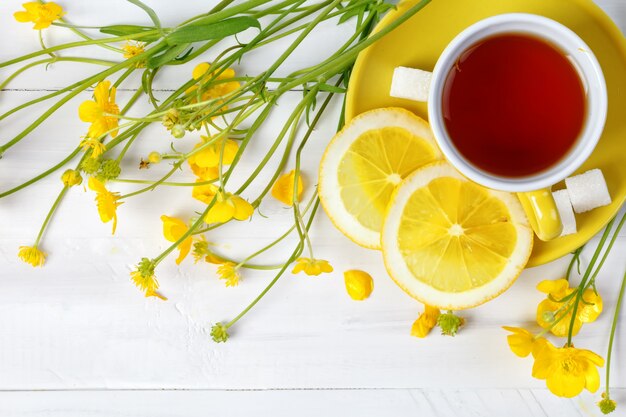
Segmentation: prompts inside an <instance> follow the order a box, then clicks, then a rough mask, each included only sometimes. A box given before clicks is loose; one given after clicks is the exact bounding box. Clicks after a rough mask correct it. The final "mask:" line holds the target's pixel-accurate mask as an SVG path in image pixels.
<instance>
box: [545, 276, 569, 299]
mask: <svg viewBox="0 0 626 417" xmlns="http://www.w3.org/2000/svg"><path fill="white" fill-rule="evenodd" d="M568 288H569V282H567V280H566V279H563V278H561V279H557V280H544V281H541V282H540V283H539V284H537V289H538V290H539V291H541V292H542V293H544V294H550V295H552V296H553V297H554V298H556V299H559V298H562V297H563V296H564V293H565V291H566V290H567V289H568Z"/></svg>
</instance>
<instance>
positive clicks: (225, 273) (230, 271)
mask: <svg viewBox="0 0 626 417" xmlns="http://www.w3.org/2000/svg"><path fill="white" fill-rule="evenodd" d="M217 275H218V276H219V278H220V279H223V280H224V281H225V283H226V286H227V287H236V286H237V285H239V278H241V276H240V275H239V271H238V268H237V265H235V264H234V263H233V262H224V263H223V264H221V265H220V266H219V267H218V268H217Z"/></svg>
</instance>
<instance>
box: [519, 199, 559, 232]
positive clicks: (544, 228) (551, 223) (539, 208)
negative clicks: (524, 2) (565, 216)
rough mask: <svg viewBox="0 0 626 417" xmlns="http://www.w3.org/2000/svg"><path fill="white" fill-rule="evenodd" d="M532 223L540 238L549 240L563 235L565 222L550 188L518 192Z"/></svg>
mask: <svg viewBox="0 0 626 417" xmlns="http://www.w3.org/2000/svg"><path fill="white" fill-rule="evenodd" d="M517 196H518V198H519V200H520V202H521V203H522V207H523V208H524V211H525V212H526V215H527V216H528V220H529V221H530V225H531V226H532V228H533V230H534V231H535V234H536V235H537V237H538V238H539V239H540V240H543V241H548V240H552V239H555V238H557V237H559V236H560V235H561V232H562V231H563V224H562V223H561V216H559V211H558V210H557V208H556V203H555V202H554V197H552V192H551V191H550V189H549V188H544V189H542V190H537V191H530V192H527V193H517Z"/></svg>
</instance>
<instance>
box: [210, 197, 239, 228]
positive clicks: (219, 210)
mask: <svg viewBox="0 0 626 417" xmlns="http://www.w3.org/2000/svg"><path fill="white" fill-rule="evenodd" d="M234 214H235V205H234V204H233V203H232V202H231V201H230V200H228V199H227V200H223V201H216V202H215V204H214V205H213V207H211V208H210V209H209V212H208V213H207V214H206V216H204V222H205V223H209V224H210V223H226V222H227V221H229V220H230V219H232V218H233V215H234Z"/></svg>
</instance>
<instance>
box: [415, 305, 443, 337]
mask: <svg viewBox="0 0 626 417" xmlns="http://www.w3.org/2000/svg"><path fill="white" fill-rule="evenodd" d="M440 314H441V312H440V311H439V309H438V308H437V307H432V306H429V305H428V304H424V312H423V313H422V314H420V315H419V317H418V318H417V320H415V322H413V326H411V336H415V337H419V338H424V337H426V336H428V334H429V333H430V331H431V330H432V329H433V328H434V327H435V326H436V325H437V319H438V318H439V315H440Z"/></svg>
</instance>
